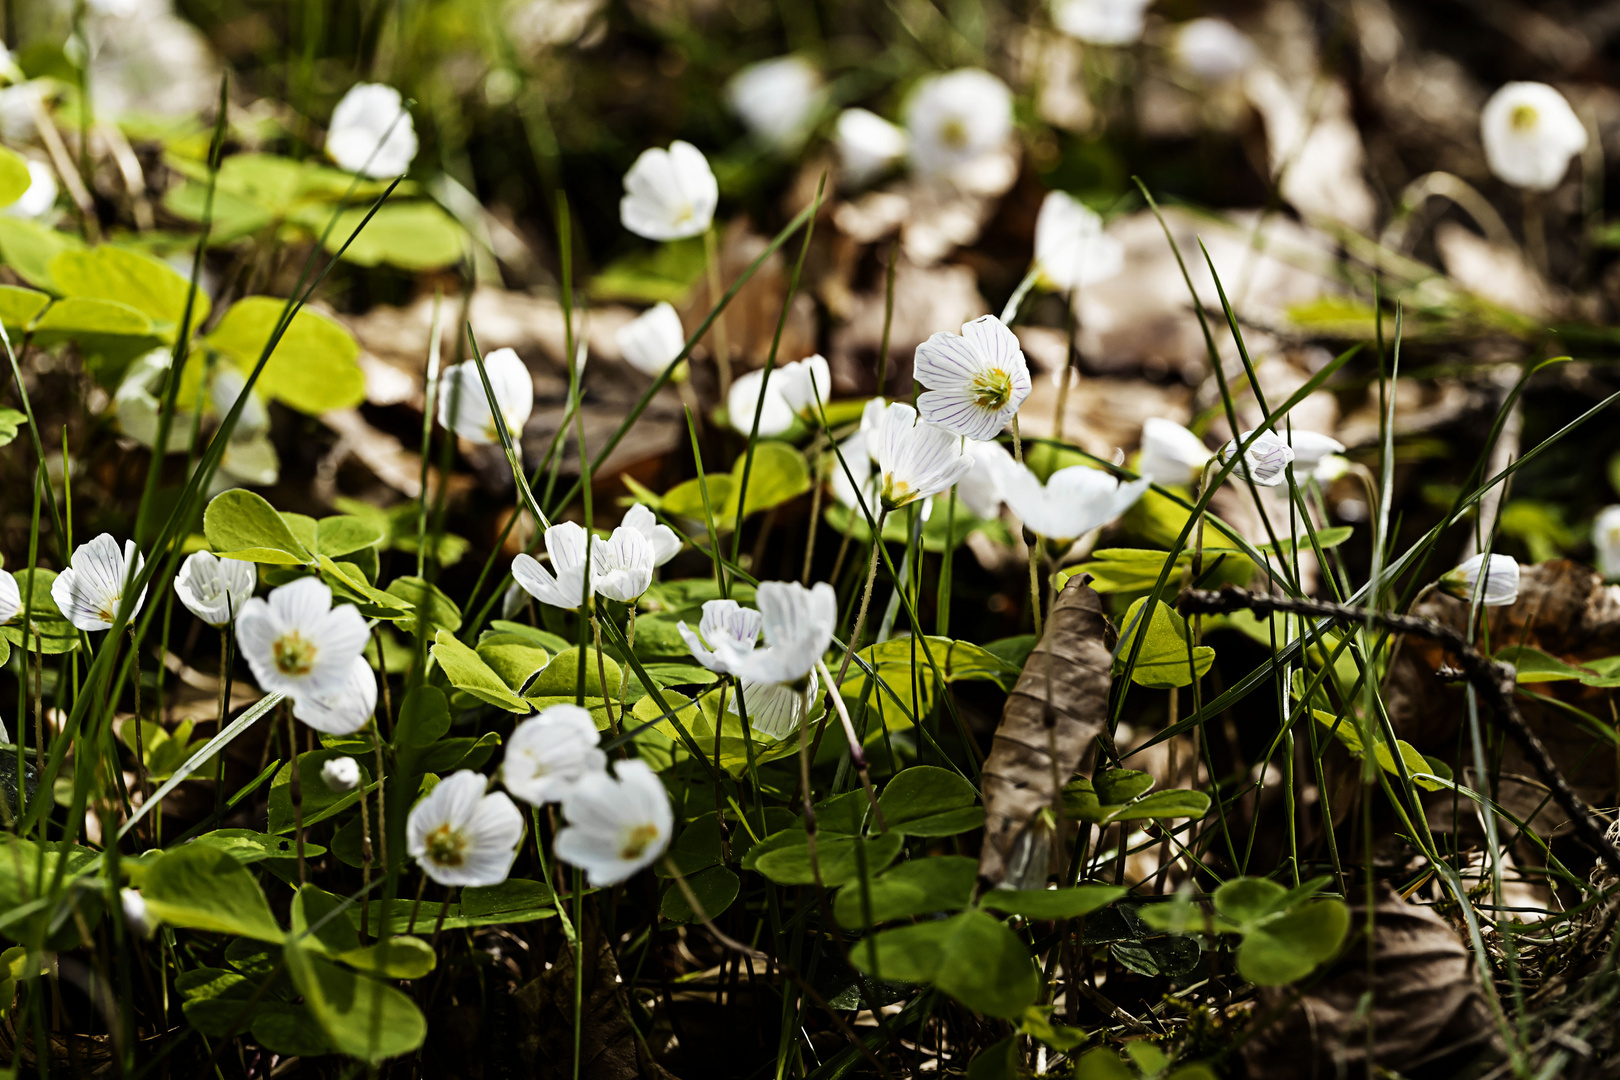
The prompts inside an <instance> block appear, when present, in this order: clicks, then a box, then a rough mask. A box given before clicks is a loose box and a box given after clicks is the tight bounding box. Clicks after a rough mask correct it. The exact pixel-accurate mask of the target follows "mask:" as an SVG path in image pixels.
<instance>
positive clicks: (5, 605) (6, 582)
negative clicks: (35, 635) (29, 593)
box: [0, 570, 23, 626]
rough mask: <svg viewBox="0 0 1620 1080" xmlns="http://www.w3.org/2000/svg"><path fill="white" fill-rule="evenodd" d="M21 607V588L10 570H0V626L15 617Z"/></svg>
mask: <svg viewBox="0 0 1620 1080" xmlns="http://www.w3.org/2000/svg"><path fill="white" fill-rule="evenodd" d="M22 609H23V602H22V590H21V589H19V588H17V579H16V578H15V577H13V576H12V573H11V571H10V570H0V626H4V625H5V624H6V623H8V622H10V621H11V620H12V619H15V618H16V617H17V613H18V612H20V611H21V610H22Z"/></svg>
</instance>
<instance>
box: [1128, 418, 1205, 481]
mask: <svg viewBox="0 0 1620 1080" xmlns="http://www.w3.org/2000/svg"><path fill="white" fill-rule="evenodd" d="M1213 456H1214V455H1213V454H1211V453H1210V451H1209V449H1208V448H1207V447H1205V446H1204V440H1203V439H1200V438H1199V437H1198V436H1197V435H1194V434H1193V433H1192V432H1191V431H1189V430H1188V429H1186V428H1184V427H1182V426H1181V425H1180V424H1178V423H1176V422H1175V421H1174V420H1166V419H1164V418H1163V417H1160V416H1151V417H1149V418H1148V419H1146V420H1144V421H1143V422H1142V455H1141V457H1140V458H1138V459H1137V462H1136V471H1137V472H1138V473H1140V474H1141V475H1143V476H1145V477H1147V478H1148V479H1149V480H1152V481H1153V482H1154V483H1156V484H1179V485H1181V486H1183V487H1185V486H1186V485H1188V484H1191V483H1192V482H1193V481H1195V480H1197V479H1198V474H1199V473H1200V472H1202V471H1203V468H1204V466H1205V465H1207V464H1208V463H1209V459H1210V458H1211V457H1213Z"/></svg>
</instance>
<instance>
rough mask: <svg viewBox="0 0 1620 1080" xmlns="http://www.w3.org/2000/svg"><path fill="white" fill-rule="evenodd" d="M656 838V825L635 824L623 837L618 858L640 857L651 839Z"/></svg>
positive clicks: (650, 842) (628, 859)
mask: <svg viewBox="0 0 1620 1080" xmlns="http://www.w3.org/2000/svg"><path fill="white" fill-rule="evenodd" d="M657 839H658V826H656V825H651V824H648V825H637V826H636V827H635V828H633V829H631V830H630V831H629V832H628V833H626V834H625V837H624V846H623V847H621V848H619V858H621V859H624V860H626V861H630V860H633V859H639V858H641V856H642V854H643V853H644V852H645V851H646V850H647V847H648V846H649V845H650V844H652V842H653V841H655V840H657Z"/></svg>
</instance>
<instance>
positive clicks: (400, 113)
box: [326, 83, 416, 176]
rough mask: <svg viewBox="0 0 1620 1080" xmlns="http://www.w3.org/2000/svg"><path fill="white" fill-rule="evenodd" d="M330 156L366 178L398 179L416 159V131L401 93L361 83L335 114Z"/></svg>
mask: <svg viewBox="0 0 1620 1080" xmlns="http://www.w3.org/2000/svg"><path fill="white" fill-rule="evenodd" d="M326 155H327V156H328V157H330V158H331V159H332V160H333V161H335V162H337V165H338V167H339V168H341V169H347V170H348V171H349V172H354V173H360V174H361V175H362V176H398V175H399V174H400V173H402V172H404V171H405V170H406V169H408V168H410V167H411V162H412V161H413V160H414V159H415V158H416V127H415V126H414V125H413V124H412V123H411V114H410V113H408V112H406V111H405V103H404V101H402V100H401V98H400V96H399V91H398V90H395V89H394V88H393V87H392V86H384V85H382V84H381V83H358V84H356V85H354V86H352V87H350V88H349V92H348V93H347V94H344V95H343V100H342V101H340V102H338V104H337V108H335V109H333V110H332V125H331V127H330V128H328V129H327V132H326Z"/></svg>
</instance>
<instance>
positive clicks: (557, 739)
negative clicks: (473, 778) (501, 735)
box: [501, 705, 607, 806]
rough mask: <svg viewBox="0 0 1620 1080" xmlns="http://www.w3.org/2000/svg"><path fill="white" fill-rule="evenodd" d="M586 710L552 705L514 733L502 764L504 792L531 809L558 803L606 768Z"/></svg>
mask: <svg viewBox="0 0 1620 1080" xmlns="http://www.w3.org/2000/svg"><path fill="white" fill-rule="evenodd" d="M601 741H602V736H601V733H600V732H599V731H597V730H596V722H595V721H594V720H592V719H591V714H590V711H589V710H587V709H582V708H580V707H579V706H578V705H553V706H551V707H550V708H548V709H543V710H541V711H540V712H539V713H537V714H536V715H534V716H531V717H529V718H528V719H527V720H525V721H523V722H522V723H521V724H519V725H518V726H517V727H515V728H513V729H512V737H511V739H509V740H508V741H507V744H506V760H505V761H504V762H503V763H502V764H501V783H503V784H505V785H506V790H507V791H510V792H511V793H512V794H513V795H516V796H517V797H518V798H520V799H522V800H523V801H524V802H526V803H529V804H530V805H533V806H542V805H544V804H546V803H554V802H561V801H562V800H563V798H564V797H565V796H566V795H567V794H568V791H569V789H570V788H572V787H573V786H574V784H575V782H576V781H578V780H579V778H580V777H582V776H584V775H585V774H586V773H595V772H601V771H602V770H603V769H605V768H606V767H607V755H606V754H604V753H603V752H602V751H601V750H600V749H599V748H598V744H599V743H601Z"/></svg>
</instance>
